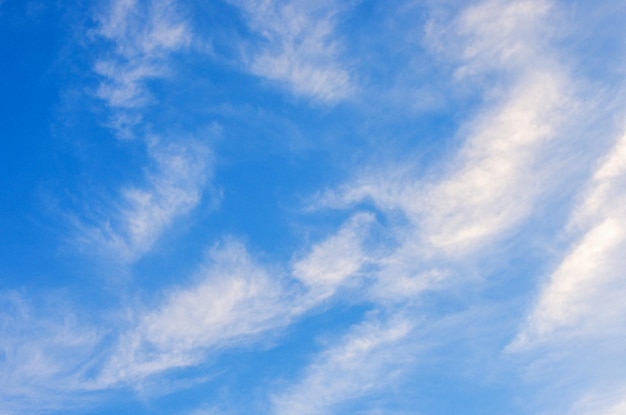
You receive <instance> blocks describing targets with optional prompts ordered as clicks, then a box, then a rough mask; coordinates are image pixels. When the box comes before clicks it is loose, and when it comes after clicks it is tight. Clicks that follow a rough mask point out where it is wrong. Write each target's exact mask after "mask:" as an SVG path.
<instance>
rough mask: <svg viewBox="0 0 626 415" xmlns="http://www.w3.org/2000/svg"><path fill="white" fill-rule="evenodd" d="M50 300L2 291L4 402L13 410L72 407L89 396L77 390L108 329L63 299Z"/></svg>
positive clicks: (0, 385)
mask: <svg viewBox="0 0 626 415" xmlns="http://www.w3.org/2000/svg"><path fill="white" fill-rule="evenodd" d="M50 297H51V296H50ZM46 300H48V301H50V304H46V306H45V307H35V306H34V304H31V303H30V302H28V301H26V300H25V299H24V298H23V297H22V296H20V295H19V294H17V293H11V292H8V293H7V292H2V293H0V391H2V392H0V406H2V407H3V409H4V410H8V411H9V412H8V413H12V412H13V411H15V413H32V412H33V411H41V410H44V409H47V410H53V409H61V408H68V407H72V406H75V405H79V404H80V402H81V399H83V400H84V399H87V398H88V397H86V396H80V395H78V394H77V393H76V391H80V390H81V389H82V383H81V376H82V374H83V372H84V370H85V365H86V363H87V362H89V359H90V357H91V356H92V353H93V350H94V349H95V348H96V346H97V344H98V343H99V341H100V340H101V339H102V335H103V333H102V332H101V331H99V330H96V329H95V328H93V327H89V326H85V325H84V324H82V323H81V322H80V321H79V319H78V316H76V315H74V314H73V313H70V312H68V311H67V310H66V305H65V304H64V303H63V302H62V301H60V300H59V299H57V300H55V301H52V300H50V299H49V298H47V299H46ZM42 308H43V309H45V310H44V311H42V310H41V309H42ZM83 403H84V402H83Z"/></svg>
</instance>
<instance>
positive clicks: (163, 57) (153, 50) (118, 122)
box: [94, 0, 191, 138]
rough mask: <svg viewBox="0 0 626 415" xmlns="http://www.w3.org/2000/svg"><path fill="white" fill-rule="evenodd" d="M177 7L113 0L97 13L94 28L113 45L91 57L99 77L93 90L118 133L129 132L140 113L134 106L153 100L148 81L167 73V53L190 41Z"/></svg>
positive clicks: (161, 0)
mask: <svg viewBox="0 0 626 415" xmlns="http://www.w3.org/2000/svg"><path fill="white" fill-rule="evenodd" d="M107 6H108V7H107ZM177 7H178V5H177V4H176V2H175V1H171V0H154V1H153V0H150V1H139V0H116V1H112V2H110V3H109V4H108V5H106V6H104V9H106V10H105V11H103V12H102V13H101V14H100V15H99V16H98V17H99V19H98V20H99V26H98V29H97V30H96V32H95V33H96V35H98V36H99V37H101V38H103V39H105V40H107V41H108V42H110V43H111V45H112V50H111V51H110V52H109V53H108V54H107V56H105V57H102V58H100V59H98V60H97V61H96V62H95V65H94V71H95V72H96V73H97V74H98V75H100V77H101V82H100V85H99V86H98V89H97V93H96V94H97V96H98V97H99V98H101V99H102V100H104V101H105V102H106V104H107V105H108V106H109V107H110V108H111V109H112V111H113V114H112V116H111V120H110V121H109V123H110V126H111V127H112V128H113V129H114V130H116V132H117V134H118V136H119V137H120V138H132V137H133V135H134V133H133V128H134V127H135V125H136V124H138V123H139V122H141V119H142V116H141V113H138V112H136V111H132V110H134V109H137V108H141V107H143V106H145V105H147V104H149V103H150V101H151V100H152V99H151V97H150V92H149V89H148V88H146V85H145V84H146V82H147V81H149V80H151V79H159V78H164V77H167V76H168V75H169V73H170V69H169V67H168V64H167V63H168V62H167V61H168V57H169V55H170V54H171V53H173V52H175V51H177V50H181V49H183V48H185V47H186V46H188V45H189V43H190V41H191V34H190V32H189V28H188V27H187V25H186V23H185V21H184V19H183V18H182V17H181V16H180V14H179V12H178V10H177Z"/></svg>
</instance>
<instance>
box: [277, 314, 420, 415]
mask: <svg viewBox="0 0 626 415" xmlns="http://www.w3.org/2000/svg"><path fill="white" fill-rule="evenodd" d="M411 330H412V326H411V324H410V323H409V322H407V321H405V320H403V319H400V318H396V319H393V320H391V321H387V322H382V321H377V320H375V319H372V321H367V322H364V323H361V324H360V325H359V326H356V327H354V328H353V329H352V330H351V331H350V333H348V335H346V336H345V337H344V338H343V339H341V341H340V342H339V343H338V344H336V345H334V346H331V347H329V348H328V349H326V350H324V351H323V352H322V353H321V354H320V355H319V356H317V357H316V358H315V360H314V361H313V362H312V363H311V364H310V365H309V366H308V367H307V369H306V370H305V373H304V377H303V378H302V379H301V380H299V381H298V382H297V383H296V384H295V385H293V386H291V387H289V388H288V389H287V390H286V391H284V392H283V393H281V394H279V395H277V396H275V397H274V399H273V404H274V413H275V414H277V415H282V414H285V415H290V414H301V415H314V414H328V413H334V411H333V408H335V407H336V406H337V405H340V404H344V403H349V402H350V401H351V400H354V399H357V398H362V397H364V396H367V395H368V394H370V393H372V392H376V391H379V390H384V389H385V388H387V387H389V386H390V385H391V384H393V382H394V381H396V380H397V378H398V376H399V375H400V374H401V373H402V371H403V369H404V366H405V365H406V364H407V363H408V362H409V361H410V360H411V359H412V358H411V357H410V356H411V353H407V350H405V348H406V344H405V341H406V339H407V336H408V335H409V334H410V333H411Z"/></svg>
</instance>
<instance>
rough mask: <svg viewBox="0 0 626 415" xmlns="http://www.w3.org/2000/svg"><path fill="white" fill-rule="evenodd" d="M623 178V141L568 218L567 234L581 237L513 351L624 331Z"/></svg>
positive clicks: (625, 151) (625, 169)
mask: <svg viewBox="0 0 626 415" xmlns="http://www.w3.org/2000/svg"><path fill="white" fill-rule="evenodd" d="M625 178H626V135H624V136H622V138H621V139H620V140H618V141H617V143H616V145H615V146H614V148H613V149H612V150H611V151H610V152H609V153H608V154H607V155H606V156H605V158H604V160H603V161H602V163H601V164H600V165H599V167H598V168H597V169H596V171H595V173H594V174H593V177H592V178H591V180H590V182H589V183H588V185H587V188H586V190H585V191H584V195H583V197H582V202H581V203H580V204H579V206H578V207H577V208H576V209H575V210H574V211H573V212H572V217H571V220H570V223H569V225H568V228H569V229H570V232H574V233H582V236H581V237H580V238H579V239H577V240H575V242H574V243H573V247H572V249H571V251H570V252H569V253H568V254H567V255H566V256H565V257H564V259H563V260H562V262H561V263H560V264H559V266H558V267H557V268H556V270H555V271H554V273H553V274H552V275H551V276H550V279H549V281H548V282H547V284H546V285H545V287H543V290H542V292H541V294H540V295H539V299H538V301H537V304H536V305H535V307H534V309H533V311H532V312H531V313H530V316H529V317H528V322H527V323H526V326H525V328H523V329H522V331H521V333H520V334H519V336H518V338H517V340H516V341H515V343H514V345H513V347H518V348H524V347H527V346H531V345H532V344H533V343H537V342H538V343H541V342H543V341H550V340H551V339H554V340H558V339H560V338H561V336H565V337H566V338H568V337H569V335H575V334H578V335H583V336H585V335H594V334H598V332H605V333H606V334H608V333H611V332H616V331H621V330H623V328H624V327H626V318H624V316H625V315H626V307H624V306H623V301H622V300H621V299H622V298H623V296H624V295H625V294H626V284H624V282H623V278H622V270H623V269H624V267H626V261H624V258H623V255H622V253H623V252H624V250H625V249H626V229H625V228H624V226H623V223H624V222H625V221H626V208H624V206H626V188H625V187H624V184H623V183H624V179H625Z"/></svg>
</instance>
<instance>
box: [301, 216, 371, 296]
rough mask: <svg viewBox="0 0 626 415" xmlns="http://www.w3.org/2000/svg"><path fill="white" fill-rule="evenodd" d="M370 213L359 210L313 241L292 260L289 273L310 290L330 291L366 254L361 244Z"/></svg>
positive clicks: (352, 272)
mask: <svg viewBox="0 0 626 415" xmlns="http://www.w3.org/2000/svg"><path fill="white" fill-rule="evenodd" d="M372 221H374V216H373V215H372V214H368V213H360V214H357V215H355V216H354V217H352V218H351V219H350V220H349V221H348V222H347V223H345V224H344V225H343V226H342V227H341V228H340V229H339V230H338V232H337V233H336V234H335V235H333V236H331V237H329V238H328V239H326V240H324V241H322V242H320V243H319V244H317V245H315V246H314V247H313V248H312V249H311V252H310V253H309V254H308V255H307V256H306V257H304V258H302V259H300V260H298V261H297V262H295V263H294V264H293V275H294V276H295V277H296V278H298V279H299V280H300V281H302V282H303V283H304V284H305V285H306V286H307V287H309V288H310V289H311V290H313V291H321V293H320V294H321V295H323V296H325V295H330V294H332V292H334V290H335V289H336V288H337V287H338V286H340V285H341V284H342V283H343V282H345V281H346V280H347V279H348V278H350V277H352V276H354V275H356V274H357V273H358V272H359V270H360V269H361V267H362V266H363V265H364V264H366V263H367V261H368V258H367V255H366V253H365V252H364V251H363V248H362V244H363V242H364V239H365V236H366V234H367V231H368V228H369V226H370V224H371V223H372Z"/></svg>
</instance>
